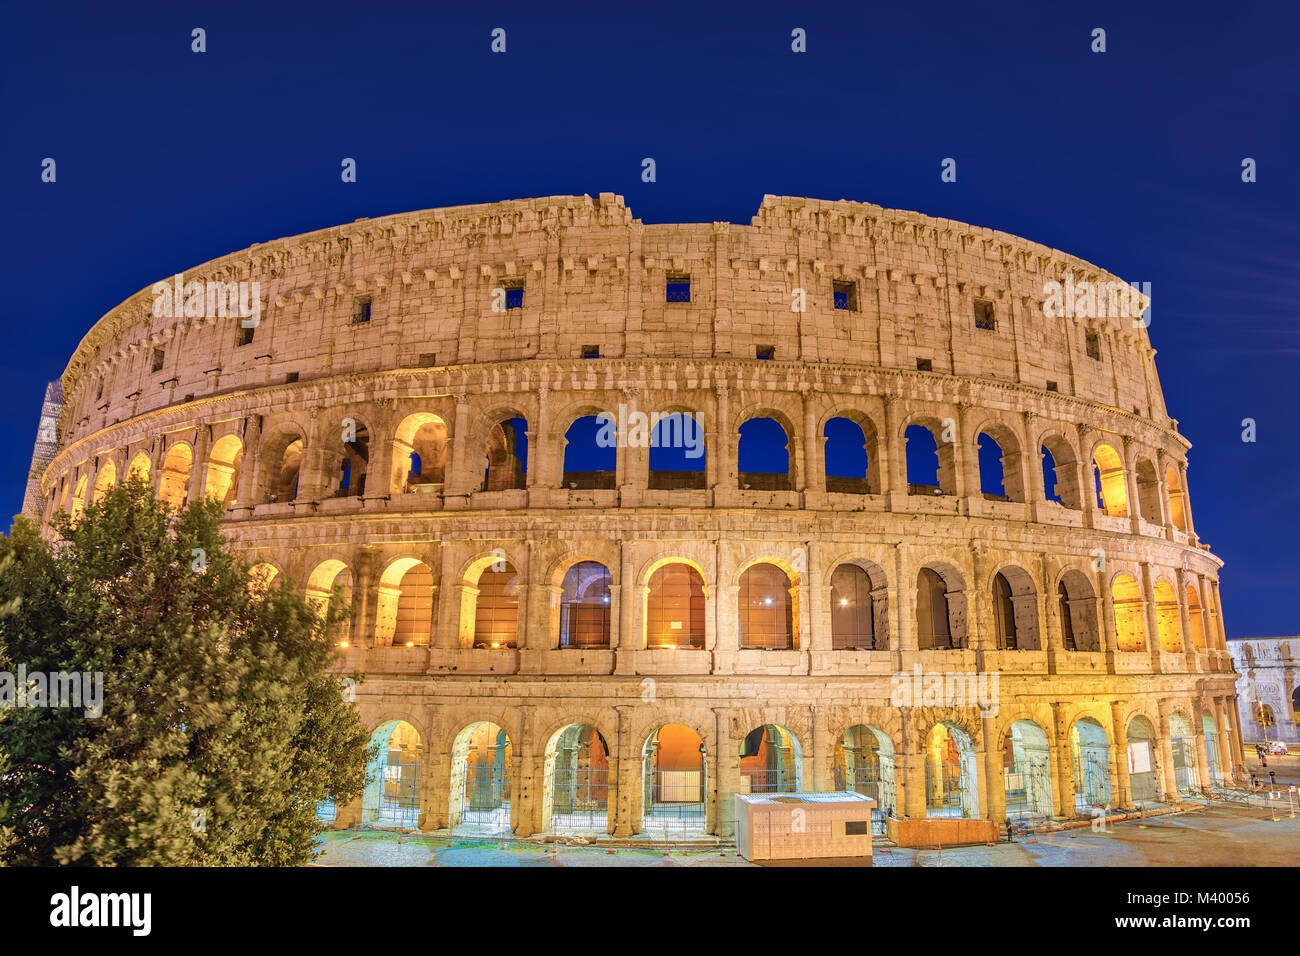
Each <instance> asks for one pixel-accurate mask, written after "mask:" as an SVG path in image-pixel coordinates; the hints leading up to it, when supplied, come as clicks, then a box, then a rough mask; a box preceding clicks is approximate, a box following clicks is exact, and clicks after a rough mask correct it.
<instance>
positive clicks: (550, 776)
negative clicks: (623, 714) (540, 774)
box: [542, 724, 610, 834]
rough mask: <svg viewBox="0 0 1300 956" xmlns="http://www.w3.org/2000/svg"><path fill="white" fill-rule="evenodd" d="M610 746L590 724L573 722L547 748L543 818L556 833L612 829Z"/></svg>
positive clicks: (602, 831)
mask: <svg viewBox="0 0 1300 956" xmlns="http://www.w3.org/2000/svg"><path fill="white" fill-rule="evenodd" d="M609 789H610V776H609V747H608V746H607V745H606V743H605V738H604V737H603V736H601V734H600V731H598V730H597V729H596V728H595V727H592V726H591V725H590V724H570V725H569V726H568V727H565V728H563V729H562V730H560V731H557V732H556V734H555V735H554V736H553V737H552V738H551V740H550V742H549V743H548V744H547V747H546V758H545V764H544V785H543V791H542V792H543V799H544V800H545V801H546V804H545V805H544V806H543V808H542V818H543V819H544V820H547V821H548V826H549V828H550V831H551V832H552V833H576V834H583V833H593V832H594V833H604V832H607V831H608V830H609Z"/></svg>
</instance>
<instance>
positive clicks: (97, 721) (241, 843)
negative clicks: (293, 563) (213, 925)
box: [0, 479, 372, 866]
mask: <svg viewBox="0 0 1300 956" xmlns="http://www.w3.org/2000/svg"><path fill="white" fill-rule="evenodd" d="M220 520H221V506H220V505H219V504H217V503H215V502H212V501H201V502H195V503H192V504H190V505H188V506H187V507H185V508H182V509H180V510H179V511H172V510H171V509H170V508H168V507H167V506H166V505H163V504H161V503H159V502H158V501H157V499H156V498H155V497H154V495H153V494H152V492H151V491H150V489H149V488H148V487H147V486H146V485H145V484H143V483H142V482H140V481H139V480H138V479H136V480H132V481H129V482H126V483H123V484H120V485H119V486H118V487H116V488H114V489H113V490H111V491H109V492H108V493H107V494H106V495H105V496H104V497H103V498H101V500H100V501H99V502H97V503H96V504H93V505H91V506H90V507H88V508H87V509H86V510H85V512H84V514H82V515H81V516H80V517H79V518H77V519H76V520H75V521H74V520H72V519H70V518H68V517H67V516H62V517H60V518H59V519H58V521H57V523H56V524H55V527H54V530H55V540H54V541H53V542H50V541H47V540H45V539H44V538H42V537H41V535H40V533H39V532H38V529H37V528H36V527H35V526H33V525H32V524H31V523H30V522H27V521H26V520H24V519H22V518H19V519H18V520H17V521H16V522H15V525H14V528H13V530H12V532H11V534H10V536H9V537H8V538H5V539H0V673H3V672H8V673H11V674H16V672H17V670H18V667H19V665H25V668H26V672H27V673H28V674H33V673H45V674H52V673H56V672H83V673H88V674H92V675H93V674H102V679H103V713H102V715H100V716H97V717H96V716H88V715H87V713H86V708H84V707H82V708H68V707H49V706H46V707H4V708H0V864H5V865H16V864H17V865H21V864H36V865H49V864H81V865H98V866H106V865H154V864H158V865H207V866H222V865H294V864H302V863H305V862H308V861H310V860H311V859H312V857H313V856H314V853H313V843H314V839H315V837H316V836H317V835H318V833H319V832H320V829H321V827H320V825H319V824H318V822H317V819H316V804H317V802H318V801H321V800H334V801H337V802H338V803H340V804H342V803H346V802H347V801H349V800H351V799H353V798H354V797H356V796H357V795H358V794H359V793H360V792H361V790H362V788H363V786H364V780H365V768H366V764H367V762H368V758H370V757H371V756H372V755H371V754H370V752H369V751H368V749H367V745H366V740H367V735H366V733H365V731H364V728H363V727H362V725H361V723H360V720H359V718H358V715H357V713H356V709H355V707H353V706H352V705H351V704H349V703H347V702H346V701H345V700H344V693H343V691H342V689H341V683H340V679H339V677H338V676H337V675H336V674H333V673H331V671H330V668H331V667H332V665H333V664H334V661H335V656H334V655H335V652H334V650H333V642H332V640H331V635H332V634H334V633H335V632H336V630H337V628H338V625H339V624H340V622H341V621H342V620H343V619H344V617H345V616H346V613H347V612H346V610H345V609H344V608H343V607H342V604H341V601H340V599H339V596H338V595H337V594H336V595H335V598H334V599H333V600H331V601H330V603H329V605H328V607H327V608H326V609H325V610H324V612H323V613H318V612H317V610H316V609H315V608H313V606H312V605H311V604H310V603H309V602H308V601H307V599H306V598H304V597H303V596H302V595H300V594H299V593H297V592H296V591H295V590H294V589H293V588H292V586H291V584H290V582H288V581H287V580H286V579H285V577H284V576H283V575H281V576H279V583H278V585H275V586H267V585H265V584H262V583H260V582H259V581H258V580H257V579H256V577H254V576H250V573H249V567H248V565H247V564H246V563H245V562H243V561H242V560H241V559H239V558H238V557H237V556H236V555H235V554H234V553H233V552H232V551H231V550H230V548H229V547H228V545H227V543H226V542H225V540H224V539H223V537H222V536H221V533H220Z"/></svg>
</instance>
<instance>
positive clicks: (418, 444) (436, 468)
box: [389, 412, 447, 495]
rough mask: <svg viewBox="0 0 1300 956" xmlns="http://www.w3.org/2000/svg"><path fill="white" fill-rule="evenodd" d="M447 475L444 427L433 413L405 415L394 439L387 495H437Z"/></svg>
mask: <svg viewBox="0 0 1300 956" xmlns="http://www.w3.org/2000/svg"><path fill="white" fill-rule="evenodd" d="M446 471H447V423H446V422H444V421H443V420H442V419H441V418H439V417H438V416H437V415H435V414H433V413H432V412H415V413H413V414H411V415H407V416H406V417H405V418H404V419H402V422H401V424H400V425H398V426H397V431H396V432H395V433H394V435H393V473H392V477H391V479H390V481H389V494H394V495H398V494H407V493H430V494H433V493H437V492H439V491H441V490H442V486H443V482H444V481H445V479H446Z"/></svg>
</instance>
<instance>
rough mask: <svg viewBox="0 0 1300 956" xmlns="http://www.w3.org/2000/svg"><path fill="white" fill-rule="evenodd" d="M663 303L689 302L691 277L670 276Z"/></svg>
mask: <svg viewBox="0 0 1300 956" xmlns="http://www.w3.org/2000/svg"><path fill="white" fill-rule="evenodd" d="M665 301H667V302H690V301H691V277H690V276H685V275H670V276H669V277H668V284H667V292H666V296H665Z"/></svg>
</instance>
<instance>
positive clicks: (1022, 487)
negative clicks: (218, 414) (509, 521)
mask: <svg viewBox="0 0 1300 956" xmlns="http://www.w3.org/2000/svg"><path fill="white" fill-rule="evenodd" d="M625 417H626V416H625ZM643 418H644V421H641V420H640V419H638V420H637V421H636V422H635V423H633V424H631V425H629V424H628V423H627V422H622V421H618V420H616V418H615V416H614V414H613V413H610V412H602V411H594V410H583V409H579V410H578V413H575V416H574V417H572V418H571V420H570V421H569V423H568V424H567V426H565V427H564V430H563V433H562V434H563V440H562V443H561V447H560V449H559V456H558V464H559V468H558V470H557V472H556V473H555V474H554V475H552V476H550V477H548V478H546V479H545V480H544V482H543V483H544V484H547V485H551V486H558V487H560V488H564V489H568V490H571V491H588V490H610V489H613V488H615V487H616V485H617V483H618V482H619V481H620V477H619V468H620V464H619V455H618V450H619V448H620V447H623V446H627V447H642V446H643V447H646V448H647V449H648V455H647V460H646V468H647V471H646V474H645V476H644V479H645V482H646V487H647V488H648V489H654V490H688V489H702V488H704V487H705V486H706V477H707V476H706V469H707V460H708V455H707V454H706V451H707V443H706V434H705V425H704V424H703V419H702V417H701V416H699V415H697V414H696V413H695V412H693V411H691V410H689V409H669V410H665V411H663V412H656V413H654V414H652V415H648V416H643ZM955 427H956V426H955V424H954V422H953V420H952V419H944V420H940V419H936V418H933V417H928V416H923V415H922V416H916V417H914V418H913V419H911V420H910V421H909V423H908V424H907V425H906V427H905V428H904V429H903V431H902V433H901V435H900V438H901V439H902V452H901V454H902V456H903V457H904V458H905V476H906V483H907V487H906V492H907V493H908V494H911V495H921V496H926V495H956V494H958V493H960V489H959V488H958V487H957V474H958V463H959V460H960V459H961V457H962V451H961V446H960V445H959V443H958V440H957V436H956V434H955ZM620 428H623V431H622V432H620V431H619V429H620ZM473 432H474V436H473V441H474V445H472V446H471V447H475V446H477V448H478V451H477V454H478V455H479V456H480V459H479V460H480V464H479V466H478V468H477V469H472V470H473V471H474V474H473V475H472V476H471V477H470V480H469V485H468V487H466V488H464V489H463V491H465V492H472V491H510V490H520V489H523V488H525V487H527V485H528V484H529V469H530V452H529V438H530V432H529V423H528V421H527V419H526V418H525V417H524V416H523V414H521V413H519V412H517V411H515V410H504V411H501V412H499V413H497V414H496V415H489V416H488V417H487V418H485V419H484V421H483V422H482V423H481V424H480V425H479V427H477V428H475V429H474V430H473ZM794 436H795V431H794V428H793V425H792V424H791V423H790V421H789V420H788V418H786V416H785V415H784V414H782V413H778V412H774V411H772V410H764V409H755V410H753V412H752V413H750V414H749V417H745V418H743V420H742V421H741V423H740V425H739V426H738V427H737V429H736V432H735V434H734V436H733V439H732V440H733V442H734V445H735V453H736V459H735V467H736V471H735V474H736V479H735V487H736V488H737V489H740V490H750V491H787V490H795V489H798V488H800V487H803V486H804V485H806V484H807V482H804V481H801V480H800V478H799V476H798V475H797V473H796V464H797V462H798V461H800V460H801V459H802V458H803V457H804V456H803V455H801V454H800V452H799V450H798V449H797V447H796V446H795V444H794V442H793V438H794ZM450 438H451V430H450V428H449V425H448V423H447V422H446V421H445V420H444V419H443V418H441V417H440V416H439V415H437V414H436V413H434V412H430V411H418V412H413V413H411V414H408V415H406V416H405V417H404V418H402V419H401V421H400V422H399V423H398V425H397V427H396V428H395V429H394V431H393V434H392V437H391V439H390V440H389V441H388V443H387V444H388V446H389V447H388V448H387V452H388V454H386V455H384V456H378V458H382V459H383V460H384V461H387V462H391V464H390V465H389V466H387V467H390V468H391V473H390V474H388V475H380V476H377V477H374V476H370V475H369V474H368V472H369V471H370V470H371V467H372V463H373V461H376V460H378V458H377V457H376V453H377V451H378V448H377V445H378V444H379V443H378V442H377V440H376V438H375V435H374V432H373V430H372V429H371V428H369V427H368V426H367V425H366V424H365V423H364V422H363V421H362V420H360V419H359V418H355V417H349V418H345V419H343V424H342V426H341V427H340V428H339V429H338V431H337V433H335V434H330V433H326V432H322V433H321V434H320V435H319V436H318V437H317V438H316V439H315V440H309V438H308V436H307V435H306V433H304V432H303V430H302V429H301V428H300V427H299V426H298V425H296V424H293V423H289V422H281V423H279V424H278V425H274V426H272V427H270V428H269V429H268V430H267V432H266V433H265V434H263V435H261V437H260V438H258V439H257V447H256V454H255V456H254V457H255V459H256V463H257V465H258V467H257V469H256V472H257V473H256V476H255V480H253V481H251V482H249V484H248V486H247V487H241V477H242V465H243V457H244V452H245V447H244V439H243V438H241V437H240V436H238V435H235V434H226V435H223V436H221V437H220V438H218V439H217V440H216V441H215V442H213V444H212V447H211V449H210V450H209V451H208V453H207V460H206V461H205V462H202V463H199V462H196V461H195V451H194V449H193V448H192V447H191V446H190V445H189V444H188V443H186V442H184V441H181V442H175V443H173V444H171V445H169V446H167V448H166V451H165V452H163V453H162V458H161V461H160V462H158V463H157V468H158V471H159V474H158V475H157V476H156V484H157V488H158V492H159V495H160V497H163V498H164V499H165V500H167V501H168V502H169V503H172V504H174V505H179V504H182V503H183V502H184V501H185V500H186V499H187V497H188V496H189V495H191V494H193V493H200V494H203V495H205V496H207V497H212V498H216V499H218V500H220V501H222V502H224V503H226V504H227V505H228V506H232V507H233V506H235V505H236V504H239V505H243V506H254V505H258V504H265V503H283V502H288V501H294V500H297V499H298V498H299V497H300V496H301V495H302V494H303V493H304V492H309V493H310V494H311V495H312V496H313V498H331V497H360V496H365V495H386V496H390V497H391V496H393V495H403V494H429V493H435V494H436V493H441V492H443V491H444V490H445V489H446V488H447V482H448V478H449V464H450V463H449V452H450V448H451V442H450ZM819 438H820V441H821V452H820V457H821V459H822V472H823V479H824V483H823V485H822V487H823V488H824V490H825V491H827V492H830V493H835V494H848V495H868V494H881V493H883V492H885V491H886V490H888V489H887V487H886V486H887V485H888V484H889V479H888V469H885V468H882V462H881V458H882V454H883V450H882V445H881V440H880V433H879V431H878V429H877V428H876V426H875V424H874V423H873V422H872V421H871V419H870V418H869V417H867V416H866V415H864V414H861V413H859V412H854V411H845V412H842V413H838V414H834V415H831V416H829V417H828V418H826V420H825V421H824V422H823V424H822V426H821V428H820V431H819ZM309 445H312V446H314V447H308V446H309ZM975 446H976V448H975V450H976V454H975V455H974V456H973V458H972V462H973V464H972V467H973V468H974V469H975V470H976V471H977V472H978V473H977V475H975V476H974V477H973V478H972V483H973V487H972V488H971V489H970V491H969V492H968V493H978V494H980V495H981V496H982V497H984V498H985V499H988V500H994V501H1009V502H1025V501H1026V500H1028V495H1029V488H1030V482H1029V481H1028V478H1027V472H1026V465H1025V464H1024V462H1025V460H1026V459H1027V456H1026V455H1025V454H1023V452H1022V441H1021V438H1020V437H1019V435H1018V433H1017V431H1016V430H1015V429H1013V428H1011V427H1009V426H1007V425H1004V424H1001V423H989V424H987V425H985V426H983V427H982V428H980V429H978V430H977V431H976V432H975ZM1037 452H1038V456H1039V459H1040V462H1041V482H1038V486H1039V487H1041V494H1040V495H1039V500H1041V501H1045V502H1055V503H1057V504H1059V505H1061V506H1063V507H1065V508H1068V509H1073V510H1083V509H1085V507H1087V508H1092V507H1095V508H1096V509H1097V510H1098V511H1100V512H1101V513H1103V514H1106V515H1110V516H1115V517H1127V516H1129V515H1130V513H1131V511H1132V508H1133V504H1132V503H1131V502H1130V498H1131V497H1134V496H1135V497H1136V499H1137V501H1136V506H1137V510H1136V511H1135V512H1132V513H1135V514H1137V515H1139V516H1140V517H1141V518H1143V519H1144V520H1145V521H1147V522H1149V523H1151V524H1155V525H1169V526H1170V527H1172V528H1174V529H1177V530H1178V531H1180V532H1186V531H1187V530H1188V528H1189V527H1190V515H1189V513H1188V511H1187V505H1186V494H1185V480H1184V477H1183V469H1184V466H1183V465H1182V464H1181V463H1179V462H1176V461H1174V460H1172V459H1171V460H1170V461H1169V463H1168V464H1167V465H1166V466H1165V468H1164V472H1163V475H1160V474H1158V473H1157V468H1156V465H1155V464H1153V463H1152V461H1151V460H1150V459H1149V458H1146V457H1143V456H1140V455H1139V456H1138V457H1136V459H1135V462H1134V465H1133V470H1134V477H1135V481H1134V483H1133V488H1134V489H1136V490H1135V492H1134V493H1133V494H1130V484H1129V477H1128V469H1127V468H1126V467H1125V464H1124V459H1123V458H1122V457H1121V455H1120V453H1119V452H1117V451H1116V450H1115V448H1114V446H1112V445H1110V444H1107V443H1106V442H1105V441H1100V442H1097V443H1096V444H1094V445H1093V446H1092V448H1091V449H1090V450H1089V451H1088V452H1087V453H1086V454H1085V455H1083V456H1081V455H1080V454H1078V453H1077V452H1076V450H1075V446H1074V444H1073V443H1072V442H1071V441H1070V440H1069V439H1067V438H1066V437H1065V436H1064V435H1063V434H1060V433H1048V434H1046V435H1044V436H1043V438H1042V439H1041V444H1040V445H1039V447H1038V449H1037ZM471 454H474V452H471ZM1084 459H1086V467H1085V466H1084V465H1083V464H1081V461H1082V460H1084ZM199 464H202V466H203V469H204V474H203V475H202V476H201V480H196V479H195V478H193V477H192V471H193V469H194V468H195V467H196V465H199ZM154 466H155V465H154V459H152V458H151V457H150V455H149V454H147V453H143V452H142V453H140V454H137V455H136V456H134V457H133V458H132V460H131V464H130V469H129V470H130V471H131V472H132V473H137V474H141V475H143V476H144V477H145V478H146V479H147V478H149V473H150V471H151V469H152V468H154ZM115 470H116V469H115V467H114V466H113V465H112V464H111V462H110V463H106V464H104V465H101V467H100V468H99V471H98V472H97V473H96V475H95V477H94V482H95V485H94V487H95V493H96V494H97V495H98V494H102V492H103V490H104V489H106V488H107V487H111V486H112V484H113V482H114V481H115V480H116V475H115V474H114V472H115ZM305 475H309V476H311V481H310V482H309V484H310V487H309V488H304V487H303V484H302V479H303V477H304V476H305ZM250 477H252V476H250ZM87 478H88V475H87V474H82V475H80V476H79V477H78V478H77V481H76V483H75V484H74V485H72V487H69V483H68V482H67V481H66V479H64V480H62V481H61V486H60V487H59V488H58V489H57V491H56V494H55V495H54V496H53V497H54V499H55V500H57V501H58V502H59V507H61V508H62V509H63V510H65V511H67V510H70V509H74V510H75V509H79V508H80V507H83V506H84V502H85V492H86V480H87ZM621 480H628V479H626V478H623V479H621ZM976 489H977V490H976ZM79 503H80V504H79ZM1166 515H1167V520H1166V517H1165V516H1166Z"/></svg>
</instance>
